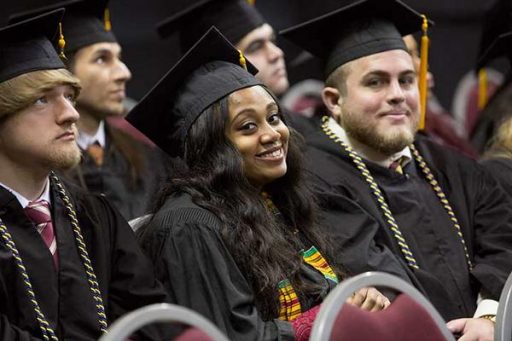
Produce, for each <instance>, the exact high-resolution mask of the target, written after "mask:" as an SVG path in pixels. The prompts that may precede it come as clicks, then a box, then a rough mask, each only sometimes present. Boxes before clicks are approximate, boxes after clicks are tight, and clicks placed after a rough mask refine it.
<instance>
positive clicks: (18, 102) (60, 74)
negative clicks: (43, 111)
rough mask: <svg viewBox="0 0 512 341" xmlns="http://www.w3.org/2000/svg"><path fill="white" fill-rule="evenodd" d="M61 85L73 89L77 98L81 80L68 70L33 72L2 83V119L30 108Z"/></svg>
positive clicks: (0, 98)
mask: <svg viewBox="0 0 512 341" xmlns="http://www.w3.org/2000/svg"><path fill="white" fill-rule="evenodd" d="M59 85H70V86H71V87H73V89H74V90H75V98H76V97H77V96H78V94H79V92H80V82H79V80H78V79H77V78H76V77H75V76H73V75H72V74H71V73H70V72H69V71H68V70H66V69H56V70H39V71H33V72H29V73H25V74H22V75H19V76H17V77H14V78H11V79H9V80H6V81H4V82H2V83H0V118H1V117H4V116H6V115H11V114H15V113H17V112H19V111H21V110H23V109H25V108H27V107H29V106H30V105H31V104H32V103H34V102H35V101H36V100H37V99H38V98H39V97H41V96H42V95H43V93H44V92H45V91H48V90H50V89H52V88H54V87H56V86H59Z"/></svg>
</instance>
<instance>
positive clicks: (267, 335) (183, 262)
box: [143, 206, 294, 340]
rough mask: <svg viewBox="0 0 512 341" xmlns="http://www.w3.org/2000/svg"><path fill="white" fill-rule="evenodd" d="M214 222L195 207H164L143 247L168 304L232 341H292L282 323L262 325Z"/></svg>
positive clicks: (290, 332) (288, 327)
mask: <svg viewBox="0 0 512 341" xmlns="http://www.w3.org/2000/svg"><path fill="white" fill-rule="evenodd" d="M219 224H220V222H219V221H218V219H217V218H216V217H215V216H214V215H213V214H212V213H210V212H209V211H207V210H204V209H202V208H199V207H197V206H196V207H187V208H177V209H169V208H168V207H167V209H166V206H164V209H162V210H160V211H159V213H157V214H156V216H155V217H154V219H153V221H152V222H151V223H150V225H149V226H148V228H149V229H150V230H149V231H151V233H148V234H146V236H145V237H144V241H143V247H144V248H145V250H146V251H147V252H148V253H149V254H150V255H151V258H152V260H153V262H154V263H155V264H156V271H157V275H158V277H159V279H160V280H161V281H162V282H163V283H164V286H165V287H166V289H167V291H168V293H170V295H171V300H172V301H173V303H176V304H179V305H182V306H185V307H188V308H191V309H193V310H195V311H197V312H199V313H200V314H201V315H203V316H205V317H206V318H208V319H209V320H211V321H212V322H213V323H214V324H215V325H217V326H218V327H219V328H220V330H221V331H223V332H224V333H225V334H226V335H227V336H228V338H230V339H232V340H293V339H294V333H293V330H292V326H291V324H290V323H288V322H284V321H280V320H271V321H263V320H262V318H261V316H260V315H259V313H258V311H257V309H256V306H255V305H254V295H253V292H252V288H251V286H250V284H249V283H248V282H247V280H246V279H245V277H244V275H243V274H242V273H241V272H240V270H239V268H238V267H237V265H236V263H235V261H234V259H233V258H232V257H231V255H230V253H229V251H228V250H227V248H226V246H225V245H224V243H223V241H222V238H221V236H220V234H219V232H218V231H219V228H220V227H219Z"/></svg>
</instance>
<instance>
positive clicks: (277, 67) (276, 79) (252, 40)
mask: <svg viewBox="0 0 512 341" xmlns="http://www.w3.org/2000/svg"><path fill="white" fill-rule="evenodd" d="M275 40H276V39H275V34H274V30H273V29H272V27H270V25H268V24H263V25H261V26H260V27H258V28H256V29H254V30H252V31H251V32H249V33H248V34H247V35H246V36H245V37H244V38H243V39H242V40H241V41H240V42H239V43H238V44H237V45H236V48H237V49H239V50H240V51H242V52H243V53H244V54H245V56H246V57H247V59H249V61H250V62H251V63H252V64H254V66H256V68H257V69H258V71H259V72H258V74H257V75H256V78H258V79H259V80H261V81H262V82H263V84H265V85H266V86H267V87H268V88H269V89H270V91H272V92H273V93H274V94H276V95H278V96H280V95H282V94H283V93H284V92H286V90H288V87H289V83H288V75H287V73H286V65H285V62H284V53H283V51H282V50H281V49H280V48H279V47H278V46H277V45H276V41H275Z"/></svg>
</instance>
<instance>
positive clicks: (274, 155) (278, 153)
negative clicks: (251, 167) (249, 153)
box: [256, 147, 284, 160]
mask: <svg viewBox="0 0 512 341" xmlns="http://www.w3.org/2000/svg"><path fill="white" fill-rule="evenodd" d="M256 156H257V157H258V158H260V159H263V160H277V159H280V158H282V157H283V156H284V150H283V148H282V147H280V148H279V149H275V150H269V151H266V152H263V153H260V154H258V155H256Z"/></svg>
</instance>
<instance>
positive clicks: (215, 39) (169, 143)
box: [126, 27, 262, 157]
mask: <svg viewBox="0 0 512 341" xmlns="http://www.w3.org/2000/svg"><path fill="white" fill-rule="evenodd" d="M241 64H245V65H246V67H247V70H248V71H249V72H248V71H246V70H245V69H244V68H242V67H241V66H240V65H241ZM257 72H258V70H257V69H256V68H255V67H254V66H253V65H252V64H250V63H249V61H246V60H245V58H244V57H243V55H241V54H240V52H238V50H236V49H235V47H234V46H233V45H232V44H231V43H230V42H229V41H228V40H227V39H226V37H224V36H223V35H222V34H221V33H220V32H219V31H218V30H217V29H216V28H215V27H212V28H210V30H208V32H207V33H206V34H205V35H204V36H203V37H202V38H201V39H200V40H199V41H198V42H197V43H196V44H195V45H194V46H193V47H192V48H191V49H190V50H189V51H188V52H187V53H186V54H185V55H184V56H183V57H182V58H181V59H180V60H179V61H178V62H177V63H176V65H174V66H173V67H172V68H171V69H170V70H169V71H168V72H167V74H166V75H165V76H163V77H162V79H161V80H160V81H159V82H158V83H157V84H156V85H155V86H154V87H153V89H151V90H150V91H149V92H148V93H147V94H146V95H145V96H144V98H143V99H142V100H141V101H140V102H139V103H138V104H137V105H136V106H135V107H134V108H133V109H132V110H131V111H130V113H129V114H128V116H127V118H126V119H127V120H128V122H130V123H131V124H132V125H133V126H134V127H136V128H137V129H139V130H140V131H141V132H142V133H144V134H145V135H146V136H147V137H149V138H150V139H151V140H152V141H153V142H155V144H157V145H158V146H159V147H160V148H162V149H163V150H164V151H165V152H167V153H168V154H169V155H170V156H172V157H175V156H180V157H181V156H183V149H184V145H185V140H186V137H187V134H188V131H189V129H190V127H191V126H192V124H193V123H194V122H195V121H196V119H197V117H199V115H201V113H202V112H203V111H204V110H205V109H206V108H207V107H209V106H210V105H211V104H213V103H215V102H216V101H218V100H220V99H222V98H223V97H225V96H227V95H229V94H230V93H232V92H234V91H236V90H239V89H243V88H247V87H251V86H254V85H262V83H261V82H260V81H259V80H257V79H256V78H255V77H254V76H253V75H255V74H256V73H257Z"/></svg>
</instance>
